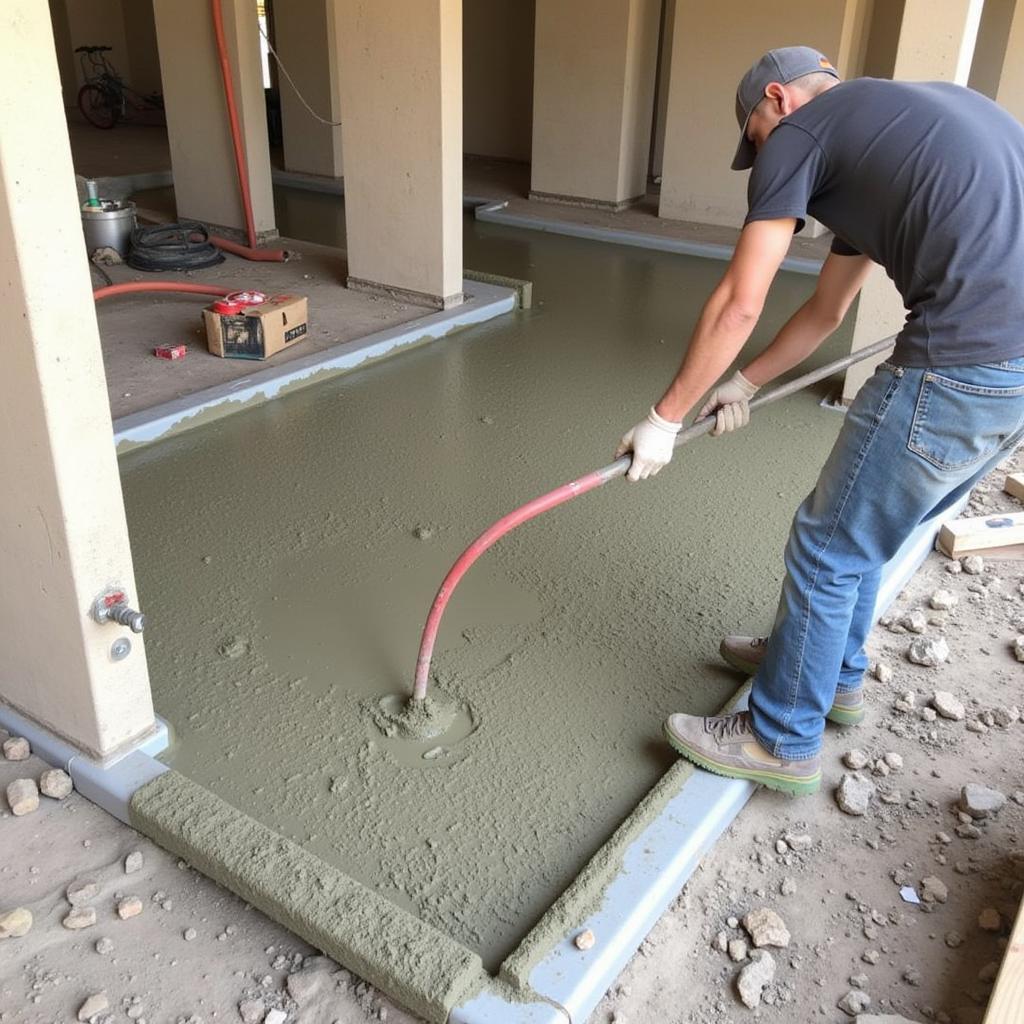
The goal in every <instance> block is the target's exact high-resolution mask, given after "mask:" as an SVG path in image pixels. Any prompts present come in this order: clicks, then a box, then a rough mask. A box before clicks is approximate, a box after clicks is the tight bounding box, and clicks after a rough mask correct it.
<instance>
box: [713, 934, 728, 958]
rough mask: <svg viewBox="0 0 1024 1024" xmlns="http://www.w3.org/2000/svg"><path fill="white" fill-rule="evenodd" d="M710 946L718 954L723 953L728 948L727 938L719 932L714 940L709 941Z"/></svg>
mask: <svg viewBox="0 0 1024 1024" xmlns="http://www.w3.org/2000/svg"><path fill="white" fill-rule="evenodd" d="M711 945H712V947H713V948H714V949H717V950H718V952H719V953H724V952H726V951H727V950H728V948H729V936H728V935H726V933H725V932H719V933H718V934H717V935H716V936H715V937H714V939H712V941H711Z"/></svg>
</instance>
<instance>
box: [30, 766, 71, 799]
mask: <svg viewBox="0 0 1024 1024" xmlns="http://www.w3.org/2000/svg"><path fill="white" fill-rule="evenodd" d="M74 788H75V787H74V784H73V783H72V781H71V776H70V775H68V773H67V772H66V771H63V770H62V769H60V768H50V769H49V770H48V771H45V772H43V774H42V775H40V776H39V791H40V792H41V793H42V794H43V796H48V797H50V798H51V799H53V800H63V799H64V798H65V797H67V796H70V795H71V791H72V790H73V789H74Z"/></svg>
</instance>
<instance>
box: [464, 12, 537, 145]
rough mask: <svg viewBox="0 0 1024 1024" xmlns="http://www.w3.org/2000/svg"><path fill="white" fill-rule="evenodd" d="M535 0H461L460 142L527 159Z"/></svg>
mask: <svg viewBox="0 0 1024 1024" xmlns="http://www.w3.org/2000/svg"><path fill="white" fill-rule="evenodd" d="M534 14H535V3H534V0H463V4H462V19H463V26H462V40H463V45H462V61H463V63H462V75H463V87H462V94H463V114H464V123H463V129H462V130H463V146H464V147H465V151H466V152H467V153H473V154H476V155H478V156H493V157H501V158H503V159H507V160H523V161H528V160H529V159H530V147H531V141H532V131H533V29H534Z"/></svg>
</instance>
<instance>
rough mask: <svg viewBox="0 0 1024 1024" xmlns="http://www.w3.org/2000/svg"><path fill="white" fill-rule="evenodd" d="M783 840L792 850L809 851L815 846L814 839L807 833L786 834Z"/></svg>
mask: <svg viewBox="0 0 1024 1024" xmlns="http://www.w3.org/2000/svg"><path fill="white" fill-rule="evenodd" d="M782 838H783V839H785V840H786V842H787V843H788V844H789V848H790V849H791V850H809V849H810V848H811V847H812V846H813V845H814V839H813V838H812V837H811V836H809V835H808V834H807V833H806V832H786V833H785V834H784V835H783V837H782Z"/></svg>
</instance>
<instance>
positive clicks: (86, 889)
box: [65, 878, 100, 907]
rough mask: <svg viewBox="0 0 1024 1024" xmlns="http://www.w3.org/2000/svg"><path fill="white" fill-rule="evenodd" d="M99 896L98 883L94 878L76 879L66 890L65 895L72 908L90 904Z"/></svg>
mask: <svg viewBox="0 0 1024 1024" xmlns="http://www.w3.org/2000/svg"><path fill="white" fill-rule="evenodd" d="M99 894H100V883H99V882H97V881H96V879H95V878H76V879H75V881H73V882H72V883H71V884H70V885H69V886H68V888H67V892H66V893H65V895H66V896H67V898H68V903H70V904H71V906H73V907H83V906H85V904H86V903H92V901H93V900H94V899H96V897H97V896H98V895H99Z"/></svg>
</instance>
